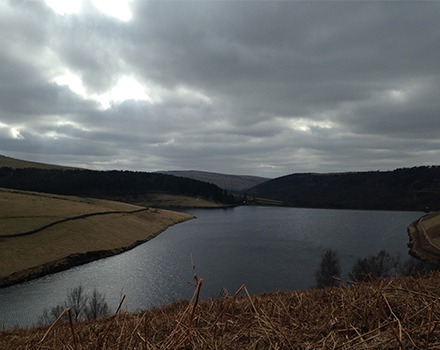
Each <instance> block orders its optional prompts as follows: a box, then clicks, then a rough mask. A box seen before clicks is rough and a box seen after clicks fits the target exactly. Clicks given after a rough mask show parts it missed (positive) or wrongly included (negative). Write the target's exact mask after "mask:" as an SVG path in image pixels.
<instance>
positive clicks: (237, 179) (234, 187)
mask: <svg viewBox="0 0 440 350" xmlns="http://www.w3.org/2000/svg"><path fill="white" fill-rule="evenodd" d="M159 173H162V174H168V175H174V176H179V177H186V178H188V179H194V180H199V181H203V182H208V183H212V184H214V185H217V186H218V187H220V188H222V189H224V190H228V191H231V192H234V193H242V192H243V191H246V190H247V189H249V188H251V187H254V186H256V185H258V184H261V183H263V182H265V181H267V180H269V179H268V178H264V177H258V176H250V175H228V174H219V173H211V172H206V171H195V170H169V171H159Z"/></svg>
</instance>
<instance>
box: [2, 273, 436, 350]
mask: <svg viewBox="0 0 440 350" xmlns="http://www.w3.org/2000/svg"><path fill="white" fill-rule="evenodd" d="M199 281H200V280H199ZM439 284H440V275H439V274H438V273H437V274H433V275H431V276H430V277H425V278H414V277H404V278H403V277H400V278H391V279H385V280H379V281H376V282H372V283H366V284H355V285H351V286H343V287H335V288H328V289H315V290H308V291H293V292H277V293H270V294H265V295H260V296H251V295H250V294H249V292H248V290H247V289H246V288H245V287H242V288H241V289H240V290H239V291H237V293H236V294H234V295H227V294H226V295H224V296H223V297H222V299H220V300H215V301H213V300H208V301H203V302H197V298H196V297H194V298H193V301H192V302H180V303H175V304H172V305H169V306H166V307H163V308H158V309H152V310H149V311H144V312H141V313H137V314H128V313H125V312H118V313H116V314H115V315H114V316H112V317H109V318H105V319H102V320H98V321H89V322H85V323H74V322H72V323H70V322H68V321H67V320H66V321H62V320H60V321H58V322H57V323H54V324H53V325H52V326H51V327H41V328H34V329H29V330H12V331H9V332H1V333H0V348H1V349H5V350H6V349H11V350H12V349H13V350H16V349H33V348H38V349H40V348H41V349H48V350H49V349H53V350H55V349H57V350H58V349H107V350H113V349H346V350H348V349H438V347H439V344H440V328H439V327H438V325H439V324H440V302H439V300H440V290H439V288H438V285H439ZM200 286H202V284H201V283H199V287H200ZM195 294H196V293H195ZM128 302H129V301H128ZM121 309H122V310H123V309H124V307H122V308H121Z"/></svg>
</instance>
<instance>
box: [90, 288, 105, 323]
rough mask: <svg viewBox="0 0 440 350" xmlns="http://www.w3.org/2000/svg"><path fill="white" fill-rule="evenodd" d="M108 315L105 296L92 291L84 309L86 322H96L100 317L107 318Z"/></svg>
mask: <svg viewBox="0 0 440 350" xmlns="http://www.w3.org/2000/svg"><path fill="white" fill-rule="evenodd" d="M109 313H110V310H109V307H108V304H107V303H106V301H105V296H104V295H102V294H101V293H99V292H98V291H97V290H96V289H94V290H93V293H92V295H91V297H90V298H89V302H88V304H87V309H86V317H87V319H88V320H96V319H98V318H100V317H104V316H108V315H109Z"/></svg>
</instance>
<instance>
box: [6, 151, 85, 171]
mask: <svg viewBox="0 0 440 350" xmlns="http://www.w3.org/2000/svg"><path fill="white" fill-rule="evenodd" d="M0 167H8V168H13V169H19V168H36V169H66V170H68V169H77V168H73V167H67V166H62V165H54V164H45V163H38V162H31V161H27V160H21V159H15V158H11V157H7V156H3V155H1V154H0Z"/></svg>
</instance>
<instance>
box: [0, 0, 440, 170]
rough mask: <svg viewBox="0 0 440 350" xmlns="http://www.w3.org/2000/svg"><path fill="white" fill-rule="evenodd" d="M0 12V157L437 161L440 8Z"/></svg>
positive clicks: (208, 162) (187, 6) (270, 164)
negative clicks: (122, 14) (123, 16)
mask: <svg viewBox="0 0 440 350" xmlns="http://www.w3.org/2000/svg"><path fill="white" fill-rule="evenodd" d="M128 4H129V6H130V10H131V12H132V18H131V20H129V21H126V22H124V21H120V20H118V19H117V18H114V17H110V16H108V15H106V14H105V13H103V12H100V11H99V10H98V9H97V8H96V7H95V6H94V4H93V2H92V1H88V0H84V1H82V5H83V6H82V10H81V12H79V13H71V14H64V15H60V14H58V13H56V12H55V11H54V10H52V9H51V8H50V7H48V6H47V5H46V3H45V2H44V1H25V0H22V1H6V2H3V3H2V4H0V30H1V31H2V33H3V34H2V35H1V36H0V46H1V47H2V50H0V153H4V154H6V155H10V156H17V157H23V158H26V159H30V160H38V161H47V162H52V163H61V164H66V165H75V166H84V167H90V168H94V169H113V168H121V169H133V170H145V171H154V170H159V169H197V170H207V171H217V172H224V173H236V174H238V173H242V174H244V173H246V174H254V175H263V176H271V177H275V176H280V175H284V174H288V173H293V172H305V171H319V172H327V171H352V170H377V169H384V170H385V169H393V168H396V167H405V166H415V165H426V164H435V163H438V160H437V158H438V151H439V146H440V145H439V142H438V141H437V140H438V139H439V136H440V135H439V133H440V128H438V126H437V124H438V122H437V120H438V111H439V107H440V103H439V102H438V101H440V99H439V96H438V95H439V92H438V91H440V89H439V87H440V76H439V75H440V73H439V69H438V68H439V64H438V62H440V49H439V46H438V43H439V42H440V28H439V27H440V24H439V22H438V17H439V15H440V3H437V2H417V3H415V2H376V1H372V2H345V1H341V2H338V1H331V2H290V1H283V2H272V1H260V2H229V1H225V2H224V1H213V2H192V1H191V2H187V1H165V2H159V1H140V0H138V1H131V2H128Z"/></svg>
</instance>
